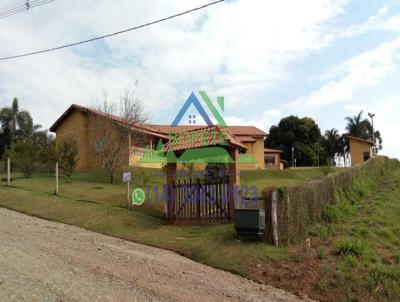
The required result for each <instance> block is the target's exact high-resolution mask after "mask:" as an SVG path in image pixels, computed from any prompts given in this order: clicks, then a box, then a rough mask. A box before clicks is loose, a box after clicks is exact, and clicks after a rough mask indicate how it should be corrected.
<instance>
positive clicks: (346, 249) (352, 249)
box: [335, 238, 366, 257]
mask: <svg viewBox="0 0 400 302" xmlns="http://www.w3.org/2000/svg"><path fill="white" fill-rule="evenodd" d="M365 250H366V246H365V243H364V242H363V241H360V240H351V239H345V238H344V239H340V240H338V241H337V242H336V247H335V253H336V255H340V256H355V257H360V256H362V255H363V254H364V253H365Z"/></svg>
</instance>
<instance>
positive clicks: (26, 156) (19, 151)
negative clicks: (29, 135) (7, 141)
mask: <svg viewBox="0 0 400 302" xmlns="http://www.w3.org/2000/svg"><path fill="white" fill-rule="evenodd" d="M6 157H9V158H10V159H11V161H12V163H13V165H15V167H16V168H17V169H18V170H19V171H21V172H22V173H23V174H24V176H25V177H31V176H32V174H33V173H34V172H35V171H36V169H37V162H38V160H39V148H38V147H37V146H36V144H35V143H34V142H33V140H32V139H27V140H24V141H18V142H16V143H12V144H11V145H10V149H8V150H7V151H6Z"/></svg>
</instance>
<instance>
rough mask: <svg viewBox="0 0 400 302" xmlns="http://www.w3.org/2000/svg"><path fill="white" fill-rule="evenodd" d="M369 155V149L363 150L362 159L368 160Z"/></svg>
mask: <svg viewBox="0 0 400 302" xmlns="http://www.w3.org/2000/svg"><path fill="white" fill-rule="evenodd" d="M370 157H371V153H370V152H369V151H364V161H367V160H369V158H370Z"/></svg>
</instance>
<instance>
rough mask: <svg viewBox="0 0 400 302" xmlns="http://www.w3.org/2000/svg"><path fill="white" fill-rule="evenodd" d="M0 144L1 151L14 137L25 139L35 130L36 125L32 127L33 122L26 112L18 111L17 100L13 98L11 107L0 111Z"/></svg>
mask: <svg viewBox="0 0 400 302" xmlns="http://www.w3.org/2000/svg"><path fill="white" fill-rule="evenodd" d="M0 126H1V131H0V133H1V135H2V139H1V143H2V146H0V147H1V148H0V149H2V150H5V149H6V148H7V147H8V146H9V145H10V143H11V142H13V141H14V140H15V138H16V136H22V137H26V136H27V135H31V134H33V133H34V131H35V130H37V127H38V125H33V120H32V117H31V115H30V114H29V112H28V111H24V110H22V111H20V110H19V105H18V99H17V98H14V99H13V101H12V104H11V107H5V108H3V109H1V110H0Z"/></svg>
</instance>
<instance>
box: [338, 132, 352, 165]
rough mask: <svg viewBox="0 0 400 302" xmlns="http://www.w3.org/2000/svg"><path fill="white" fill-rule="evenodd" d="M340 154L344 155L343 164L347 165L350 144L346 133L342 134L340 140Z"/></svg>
mask: <svg viewBox="0 0 400 302" xmlns="http://www.w3.org/2000/svg"><path fill="white" fill-rule="evenodd" d="M338 143H339V144H338V154H339V156H340V157H343V164H344V166H345V167H346V166H347V157H348V154H349V145H348V140H347V136H346V134H342V135H341V136H340V138H339V141H338Z"/></svg>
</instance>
